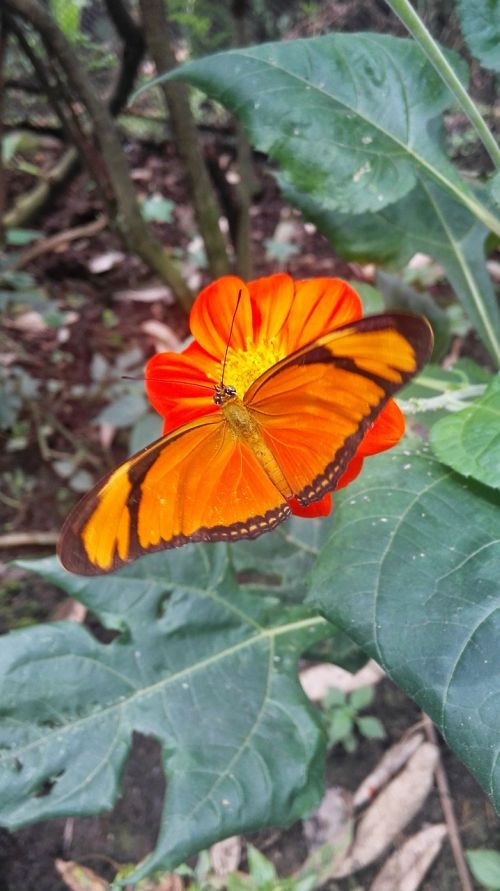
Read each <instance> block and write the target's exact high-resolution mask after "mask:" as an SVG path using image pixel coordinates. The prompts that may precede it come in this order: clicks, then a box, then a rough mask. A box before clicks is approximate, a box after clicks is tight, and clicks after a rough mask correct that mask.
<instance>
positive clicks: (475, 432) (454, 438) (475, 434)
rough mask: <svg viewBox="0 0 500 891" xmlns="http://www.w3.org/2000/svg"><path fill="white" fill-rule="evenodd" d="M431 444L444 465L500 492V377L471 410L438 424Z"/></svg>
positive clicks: (464, 410) (465, 409)
mask: <svg viewBox="0 0 500 891" xmlns="http://www.w3.org/2000/svg"><path fill="white" fill-rule="evenodd" d="M431 444H432V448H433V449H434V452H435V453H436V455H437V457H438V458H439V460H440V461H442V462H443V464H447V465H448V466H449V467H452V468H453V470H456V471H458V473H461V474H463V476H471V477H474V479H476V480H479V482H481V483H485V485H487V486H493V487H494V488H495V489H500V375H497V376H496V377H495V378H493V380H492V381H491V383H490V384H489V386H488V388H487V389H486V392H485V393H484V395H483V396H481V397H480V398H479V399H477V400H476V402H473V403H472V405H470V406H468V408H464V409H463V411H460V412H457V413H456V414H450V415H448V416H447V417H445V418H442V419H441V420H439V421H438V422H437V423H436V424H434V426H433V428H432V430H431Z"/></svg>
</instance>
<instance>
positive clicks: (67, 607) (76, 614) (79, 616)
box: [50, 597, 87, 625]
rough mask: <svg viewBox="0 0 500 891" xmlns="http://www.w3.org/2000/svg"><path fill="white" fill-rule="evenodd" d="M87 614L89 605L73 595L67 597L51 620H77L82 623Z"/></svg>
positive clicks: (54, 612)
mask: <svg viewBox="0 0 500 891" xmlns="http://www.w3.org/2000/svg"><path fill="white" fill-rule="evenodd" d="M86 615H87V607H86V606H84V605H83V603H79V602H78V600H74V599H73V597H65V598H64V600H63V602H62V603H60V604H59V605H58V606H57V607H56V609H55V610H54V611H53V613H52V614H51V616H50V621H51V622H62V621H64V622H77V624H79V625H82V624H83V622H84V621H85V617H86Z"/></svg>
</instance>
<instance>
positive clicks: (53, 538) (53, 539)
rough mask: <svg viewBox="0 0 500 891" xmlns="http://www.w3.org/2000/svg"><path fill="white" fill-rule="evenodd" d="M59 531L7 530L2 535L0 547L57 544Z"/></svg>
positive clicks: (0, 536)
mask: <svg viewBox="0 0 500 891" xmlns="http://www.w3.org/2000/svg"><path fill="white" fill-rule="evenodd" d="M58 538H59V533H58V532H7V533H6V534H5V535H0V548H29V547H33V546H35V547H37V548H39V547H48V546H49V545H50V546H52V545H56V544H57V540H58Z"/></svg>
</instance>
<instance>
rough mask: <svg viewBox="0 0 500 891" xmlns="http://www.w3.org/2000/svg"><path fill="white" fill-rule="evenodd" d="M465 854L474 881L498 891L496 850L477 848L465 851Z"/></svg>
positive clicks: (498, 856) (499, 856) (499, 867)
mask: <svg viewBox="0 0 500 891" xmlns="http://www.w3.org/2000/svg"><path fill="white" fill-rule="evenodd" d="M465 856H466V857H467V862H468V864H469V866H470V870H471V872H472V875H473V876H474V878H475V879H476V881H478V882H480V883H481V885H484V887H485V888H489V889H490V891H500V854H499V853H498V851H489V850H487V849H486V848H478V849H477V850H475V851H466V852H465Z"/></svg>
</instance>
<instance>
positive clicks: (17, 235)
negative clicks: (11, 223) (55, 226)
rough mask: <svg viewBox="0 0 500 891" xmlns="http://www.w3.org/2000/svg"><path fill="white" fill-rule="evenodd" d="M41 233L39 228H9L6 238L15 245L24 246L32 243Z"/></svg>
mask: <svg viewBox="0 0 500 891" xmlns="http://www.w3.org/2000/svg"><path fill="white" fill-rule="evenodd" d="M40 235H41V232H39V230H38V229H7V231H6V233H5V240H6V242H7V244H10V245H12V246H13V247H24V245H25V244H32V242H33V241H36V240H37V239H38V238H40Z"/></svg>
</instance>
